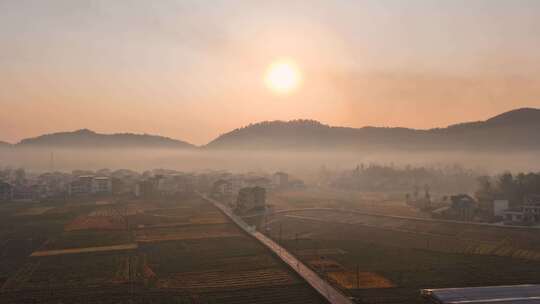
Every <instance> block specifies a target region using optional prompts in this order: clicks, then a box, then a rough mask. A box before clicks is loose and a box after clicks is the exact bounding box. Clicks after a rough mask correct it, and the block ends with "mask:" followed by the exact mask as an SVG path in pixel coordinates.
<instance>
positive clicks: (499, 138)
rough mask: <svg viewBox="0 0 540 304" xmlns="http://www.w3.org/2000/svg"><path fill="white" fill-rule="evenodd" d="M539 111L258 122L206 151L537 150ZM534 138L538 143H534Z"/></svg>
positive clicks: (218, 140) (222, 138) (221, 138)
mask: <svg viewBox="0 0 540 304" xmlns="http://www.w3.org/2000/svg"><path fill="white" fill-rule="evenodd" d="M538 132H540V109H535V108H519V109H515V110H511V111H508V112H504V113H501V114H499V115H496V116H493V117H491V118H489V119H487V120H485V121H475V122H464V123H459V124H454V125H450V126H448V127H445V128H432V129H411V128H403V127H372V126H366V127H361V128H351V127H333V126H329V125H325V124H322V123H320V122H317V121H313V120H293V121H289V122H285V121H264V122H260V123H256V124H250V125H248V126H246V127H242V128H237V129H235V130H232V131H231V132H228V133H225V134H222V135H220V136H218V137H217V138H216V139H214V140H212V141H211V142H209V143H208V144H207V145H206V146H204V147H205V148H207V149H240V150H243V149H252V150H264V149H317V150H320V149H323V150H333V149H335V148H345V149H354V150H358V149H363V150H377V149H403V150H423V149H429V150H448V149H452V150H456V149H462V150H471V149H473V150H489V149H497V150H512V149H521V148H523V149H540V138H538V136H535V135H536V134H538ZM537 138H538V139H537Z"/></svg>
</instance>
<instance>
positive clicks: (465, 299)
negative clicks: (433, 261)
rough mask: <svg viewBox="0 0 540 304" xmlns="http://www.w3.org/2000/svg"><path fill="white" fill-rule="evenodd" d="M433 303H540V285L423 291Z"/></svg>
mask: <svg viewBox="0 0 540 304" xmlns="http://www.w3.org/2000/svg"><path fill="white" fill-rule="evenodd" d="M421 292H422V295H424V296H425V297H427V298H428V299H430V300H431V301H432V302H433V303H439V304H457V303H460V304H466V303H483V304H490V303H497V304H506V303H520V304H525V303H536V304H538V303H540V285H506V286H485V287H465V288H443V289H422V291H421Z"/></svg>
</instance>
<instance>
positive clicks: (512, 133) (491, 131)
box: [0, 108, 540, 171]
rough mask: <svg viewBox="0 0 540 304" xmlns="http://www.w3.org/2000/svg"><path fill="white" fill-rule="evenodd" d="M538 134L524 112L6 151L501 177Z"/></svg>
mask: <svg viewBox="0 0 540 304" xmlns="http://www.w3.org/2000/svg"><path fill="white" fill-rule="evenodd" d="M538 132H540V110H538V109H532V108H522V109H516V110H513V111H509V112H506V113H502V114H500V115H497V116H495V117H492V118H490V119H488V120H486V121H476V122H463V123H460V124H456V125H452V126H449V127H446V128H437V129H428V130H415V129H407V128H377V127H364V128H357V129H355V128H346V127H333V126H328V125H324V124H322V123H319V122H317V121H313V120H294V121H288V122H285V121H271V122H261V123H256V124H251V125H248V126H246V127H242V128H239V129H235V130H232V131H230V132H227V133H225V134H223V135H220V136H218V137H217V138H215V139H214V140H212V141H210V142H209V143H208V144H205V145H202V146H195V145H192V144H190V143H187V142H185V141H182V140H177V139H171V138H167V137H162V136H158V135H147V134H144V135H137V134H129V133H123V134H122V133H116V134H100V133H96V132H94V131H91V130H88V129H82V130H78V131H73V132H60V133H53V134H47V135H41V136H37V137H34V138H27V139H23V140H21V141H20V142H19V143H17V144H14V145H9V144H5V145H3V146H1V147H0V153H1V154H2V156H3V161H4V162H5V164H6V165H8V164H19V165H21V166H26V167H29V168H35V169H38V170H43V169H51V166H56V168H57V169H66V170H68V169H74V168H94V169H96V168H101V167H104V166H110V167H136V168H139V169H148V168H153V167H172V168H177V169H189V170H199V169H210V168H221V169H235V168H236V169H240V168H241V169H245V170H257V169H269V170H278V169H285V168H288V169H293V170H299V171H302V170H304V169H305V168H309V167H311V168H313V167H319V166H323V165H330V166H338V167H339V166H351V165H353V164H356V163H360V162H386V163H395V164H408V163H417V164H428V165H429V164H431V165H452V164H459V165H463V166H466V167H475V168H478V169H480V170H484V171H497V170H499V171H502V170H522V169H527V168H532V169H535V168H536V167H535V165H534V164H535V163H538V155H539V153H538V151H539V150H540V139H539V137H538V136H536V134H538ZM2 147H3V148H2ZM509 155H511V156H512V157H510V158H509ZM501 159H504V160H505V161H504V162H501ZM141 160H143V161H141ZM0 164H2V162H1V161H0Z"/></svg>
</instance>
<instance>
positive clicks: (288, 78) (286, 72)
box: [264, 60, 301, 94]
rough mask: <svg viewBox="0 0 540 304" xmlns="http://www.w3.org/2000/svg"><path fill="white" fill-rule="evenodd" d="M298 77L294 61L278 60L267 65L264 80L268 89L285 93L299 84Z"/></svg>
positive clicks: (298, 72)
mask: <svg viewBox="0 0 540 304" xmlns="http://www.w3.org/2000/svg"><path fill="white" fill-rule="evenodd" d="M300 78H301V76H300V71H299V69H298V67H297V66H296V64H295V63H294V62H292V61H290V60H278V61H275V62H274V63H272V64H271V65H270V66H269V67H268V69H267V71H266V75H265V78H264V82H265V84H266V86H267V87H268V88H269V89H270V90H272V91H274V92H276V93H279V94H286V93H289V92H291V91H293V90H294V89H296V88H297V87H298V86H299V84H300Z"/></svg>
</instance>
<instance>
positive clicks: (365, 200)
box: [268, 188, 429, 218]
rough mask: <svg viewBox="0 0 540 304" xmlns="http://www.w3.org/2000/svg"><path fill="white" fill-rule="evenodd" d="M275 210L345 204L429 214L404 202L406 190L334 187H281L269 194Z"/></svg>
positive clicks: (392, 212) (373, 210)
mask: <svg viewBox="0 0 540 304" xmlns="http://www.w3.org/2000/svg"><path fill="white" fill-rule="evenodd" d="M268 203H269V204H270V205H272V206H273V208H274V210H275V211H279V210H288V209H303V208H338V209H341V208H345V209H355V210H360V211H363V212H371V213H380V214H388V215H399V216H412V217H423V218H428V217H429V215H428V214H425V213H423V212H421V211H419V210H417V209H415V208H412V207H411V206H409V205H407V204H406V202H405V197H404V194H403V193H381V192H359V191H343V190H334V189H319V188H318V189H305V190H296V191H280V192H276V193H273V194H271V195H270V196H269V198H268Z"/></svg>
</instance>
